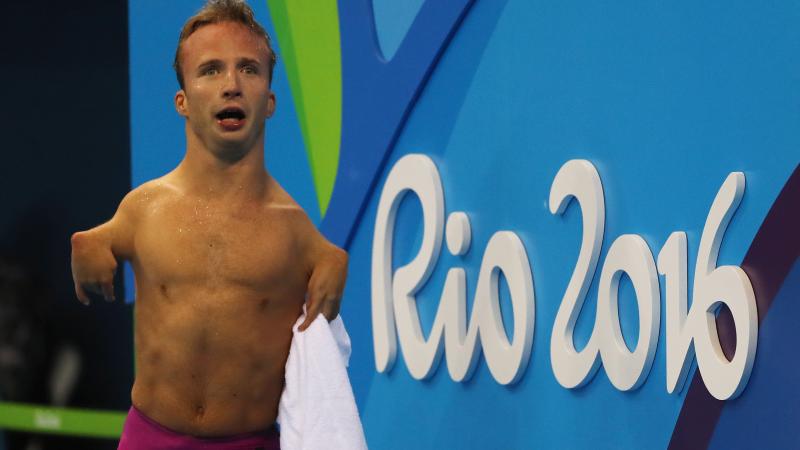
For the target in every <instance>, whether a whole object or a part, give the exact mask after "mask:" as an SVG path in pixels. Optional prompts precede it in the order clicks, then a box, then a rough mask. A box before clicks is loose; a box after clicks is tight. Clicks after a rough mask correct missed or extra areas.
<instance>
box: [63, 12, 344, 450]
mask: <svg viewBox="0 0 800 450" xmlns="http://www.w3.org/2000/svg"><path fill="white" fill-rule="evenodd" d="M274 64H275V53H274V52H273V51H272V49H271V46H270V42H269V37H268V36H267V34H266V32H265V31H264V28H263V27H261V25H259V24H258V23H257V22H256V21H255V20H254V18H253V12H252V10H251V9H250V8H249V6H247V5H246V4H244V3H243V2H242V1H240V0H210V1H209V2H208V3H207V4H206V5H205V6H204V7H203V9H201V10H200V11H199V12H198V13H197V14H196V15H195V16H193V17H192V18H190V19H189V20H188V21H187V23H186V25H184V27H183V30H182V31H181V35H180V40H179V42H178V50H177V52H176V57H175V70H176V73H177V76H178V80H179V84H180V87H181V89H180V90H179V91H178V92H177V94H176V95H175V108H176V109H177V111H178V114H180V115H181V116H183V117H184V118H185V124H186V155H185V157H184V159H183V160H182V161H181V163H180V164H179V165H178V166H177V167H176V168H175V169H174V170H173V171H172V172H170V173H168V174H166V175H165V176H163V177H161V178H158V179H155V180H152V181H149V182H147V183H145V184H143V185H141V186H140V187H138V188H136V189H134V190H133V191H131V192H130V193H129V194H128V195H127V196H126V197H125V198H124V199H123V200H122V202H121V203H120V205H119V208H118V210H117V212H116V214H114V217H113V218H112V219H111V220H110V221H108V222H106V223H104V224H102V225H100V226H98V227H96V228H93V229H91V230H88V231H84V232H79V233H75V234H74V235H73V237H72V272H73V278H74V282H75V292H76V294H77V296H78V298H79V299H80V300H81V301H82V302H84V303H86V304H88V303H89V296H88V295H87V294H88V293H91V292H94V293H97V294H100V295H103V296H104V297H105V298H106V299H107V300H112V299H113V296H114V294H113V292H114V290H113V286H112V280H113V276H114V273H115V271H116V268H117V264H118V261H122V260H126V261H130V263H131V265H132V267H133V270H134V273H135V279H136V308H135V315H136V321H135V323H136V326H135V331H134V340H135V344H136V368H137V372H136V380H135V382H134V385H133V390H132V393H131V399H132V403H133V406H132V408H131V411H130V412H129V414H128V418H127V420H126V424H125V430H124V432H123V436H122V440H121V441H120V447H119V448H121V449H128V450H129V449H139V448H147V449H151V450H153V449H158V448H165V447H167V446H170V447H169V448H187V449H188V448H192V449H194V448H208V449H227V448H254V449H255V448H260V447H263V448H265V449H267V448H278V447H277V445H278V444H277V433H276V432H275V431H274V425H273V424H274V422H275V418H276V416H277V411H278V402H279V400H280V396H281V391H282V388H283V378H284V366H285V363H286V359H287V356H288V351H289V346H290V343H291V340H292V326H293V325H294V323H295V322H296V321H297V319H298V317H299V316H300V314H301V313H302V308H303V304H304V303H305V305H306V307H307V309H308V311H309V314H308V317H307V319H306V320H305V322H304V323H303V325H302V326H301V329H305V328H306V327H307V326H308V325H309V324H310V323H311V321H312V320H313V319H314V318H315V317H316V316H317V315H318V314H319V313H320V312H321V313H323V314H324V315H325V317H326V318H328V320H332V319H333V318H334V317H335V316H336V315H337V314H338V312H339V302H340V299H341V296H342V290H343V288H344V282H345V278H346V274H347V254H346V253H345V252H344V251H343V250H341V249H339V248H338V247H336V246H334V245H332V244H331V243H329V242H328V241H327V240H325V239H324V237H323V236H322V235H321V234H320V233H319V232H318V231H317V230H316V229H315V228H314V225H313V224H312V223H311V221H310V220H309V219H308V217H307V216H306V214H305V213H304V212H303V210H302V209H301V208H300V207H299V206H298V205H297V203H295V201H294V200H292V198H291V197H290V196H289V195H288V194H287V193H286V191H284V190H283V188H281V186H280V185H279V184H278V182H277V181H275V179H273V178H272V177H271V176H270V175H269V173H268V172H267V170H266V169H265V167H264V133H265V121H266V119H268V118H269V117H270V116H272V114H273V112H274V110H275V94H274V93H273V92H272V91H271V90H270V82H271V79H272V69H273V67H274Z"/></svg>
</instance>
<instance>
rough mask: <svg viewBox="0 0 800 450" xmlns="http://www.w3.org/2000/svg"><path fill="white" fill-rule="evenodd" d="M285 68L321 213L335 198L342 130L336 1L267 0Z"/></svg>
mask: <svg viewBox="0 0 800 450" xmlns="http://www.w3.org/2000/svg"><path fill="white" fill-rule="evenodd" d="M267 5H268V6H269V9H270V15H271V16H272V19H273V21H274V26H275V31H276V33H277V34H278V36H277V37H278V41H279V43H280V47H281V52H282V53H283V55H282V59H283V61H285V64H286V72H287V74H288V77H289V86H290V88H291V89H292V97H293V98H294V103H295V108H296V110H297V114H298V119H299V122H300V129H301V131H302V134H303V141H304V143H305V147H306V153H307V155H308V159H309V163H310V166H311V175H312V177H313V178H314V185H315V187H316V192H317V201H318V203H319V209H320V213H321V214H322V215H323V216H324V215H325V212H326V210H327V209H328V204H329V203H330V199H331V195H332V194H333V185H334V183H335V182H336V172H337V169H338V165H339V145H340V140H341V126H342V64H341V50H340V41H339V11H338V9H337V3H336V1H335V0H292V1H288V0H267Z"/></svg>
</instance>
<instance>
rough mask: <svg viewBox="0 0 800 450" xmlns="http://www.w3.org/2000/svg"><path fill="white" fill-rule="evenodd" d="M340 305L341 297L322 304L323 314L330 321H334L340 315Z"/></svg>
mask: <svg viewBox="0 0 800 450" xmlns="http://www.w3.org/2000/svg"><path fill="white" fill-rule="evenodd" d="M340 305H341V299H330V300H328V301H327V302H325V304H324V305H323V306H322V315H323V316H325V318H326V319H328V322H332V321H333V319H335V318H336V316H338V315H339V307H340Z"/></svg>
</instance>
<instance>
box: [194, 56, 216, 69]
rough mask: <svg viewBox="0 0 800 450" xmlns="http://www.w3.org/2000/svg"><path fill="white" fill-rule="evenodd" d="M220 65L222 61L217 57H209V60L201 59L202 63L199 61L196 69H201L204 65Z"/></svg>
mask: <svg viewBox="0 0 800 450" xmlns="http://www.w3.org/2000/svg"><path fill="white" fill-rule="evenodd" d="M221 65H222V61H221V60H219V59H211V60H208V61H203V62H202V63H200V65H198V66H197V69H196V70H202V69H205V68H206V67H212V66H221Z"/></svg>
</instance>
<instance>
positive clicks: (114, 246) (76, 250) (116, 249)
mask: <svg viewBox="0 0 800 450" xmlns="http://www.w3.org/2000/svg"><path fill="white" fill-rule="evenodd" d="M140 195H141V193H139V192H137V191H136V190H135V191H133V192H131V193H129V194H128V195H127V196H126V197H125V198H124V199H123V200H122V202H121V203H120V205H119V208H118V209H117V212H116V213H115V214H114V217H112V218H111V220H109V221H108V222H106V223H104V224H102V225H99V226H97V227H94V228H92V229H90V230H86V231H80V232H77V233H75V234H73V235H72V239H71V241H72V279H73V281H74V283H75V295H77V297H78V300H80V301H81V302H82V303H83V304H85V305H88V304H89V303H90V298H89V295H88V294H89V293H94V294H98V295H102V296H103V298H105V299H106V300H108V301H111V300H114V274H115V273H116V271H117V264H118V262H117V261H122V260H129V259H131V258H132V256H133V236H134V222H135V217H136V215H137V213H136V211H135V210H136V209H137V203H141V202H137V201H136V197H138V196H140Z"/></svg>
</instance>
